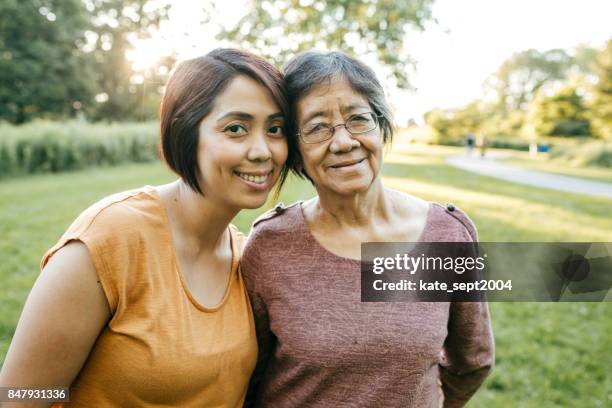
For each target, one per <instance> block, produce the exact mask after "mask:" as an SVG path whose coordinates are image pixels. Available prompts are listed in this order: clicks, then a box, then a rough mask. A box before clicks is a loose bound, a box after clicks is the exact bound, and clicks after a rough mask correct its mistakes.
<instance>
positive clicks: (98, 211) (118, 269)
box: [41, 186, 257, 407]
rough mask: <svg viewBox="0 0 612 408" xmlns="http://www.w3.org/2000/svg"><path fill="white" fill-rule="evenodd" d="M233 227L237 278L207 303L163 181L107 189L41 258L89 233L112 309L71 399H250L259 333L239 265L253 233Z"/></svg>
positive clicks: (135, 402) (105, 402) (225, 402)
mask: <svg viewBox="0 0 612 408" xmlns="http://www.w3.org/2000/svg"><path fill="white" fill-rule="evenodd" d="M230 232H231V234H230V236H231V242H232V266H231V274H230V279H229V284H228V287H227V290H226V293H225V295H224V297H223V299H222V301H221V302H220V303H219V304H218V305H217V306H215V307H213V308H207V307H204V306H202V305H200V304H199V303H198V302H197V301H196V300H195V298H194V297H193V296H192V294H191V293H190V291H189V289H188V287H187V285H186V282H185V279H184V277H183V276H182V274H181V272H180V270H179V267H178V262H177V258H176V253H175V249H174V244H173V241H172V237H171V230H170V225H169V220H168V216H167V213H166V208H165V206H164V203H163V201H162V200H161V198H160V197H159V196H158V194H157V192H156V191H155V189H154V188H153V187H151V186H147V187H143V188H141V189H137V190H132V191H127V192H123V193H119V194H115V195H112V196H110V197H107V198H105V199H103V200H101V201H100V202H98V203H96V204H94V205H92V206H91V207H90V208H88V209H87V210H85V211H84V212H83V213H82V214H81V215H80V216H79V217H78V218H77V219H76V221H74V223H73V224H72V225H71V226H70V227H69V228H68V231H67V232H66V233H65V234H64V235H63V236H62V237H61V239H60V240H59V242H58V243H57V244H56V245H55V246H53V247H52V248H51V249H50V250H49V251H48V252H47V253H46V254H45V256H44V258H43V260H42V263H41V268H42V267H44V266H45V265H46V263H47V262H48V260H49V259H50V257H51V256H53V254H54V253H55V252H56V251H57V250H59V249H60V248H62V247H63V246H64V245H66V244H67V243H68V242H70V241H73V240H78V241H81V242H83V243H84V244H85V245H86V246H87V248H88V249H89V253H90V256H91V259H92V260H93V263H94V265H95V268H96V272H97V274H98V278H99V281H100V284H101V286H102V289H103V291H104V294H105V296H106V299H107V301H108V304H109V306H110V310H111V317H110V320H109V321H108V323H107V325H106V326H105V327H104V329H103V330H102V332H101V333H100V335H99V337H98V339H97V341H96V343H95V344H94V346H93V348H92V350H91V352H90V354H89V357H88V359H87V360H86V362H85V363H84V366H83V368H82V370H81V372H80V373H79V375H78V376H77V378H76V379H75V381H74V383H73V384H72V386H71V390H70V391H71V394H70V403H66V404H64V405H65V406H67V407H111V406H112V407H115V406H116V407H136V406H138V407H158V406H159V407H161V406H180V407H196V406H197V407H241V406H242V404H243V401H244V397H245V393H246V388H247V384H248V381H249V377H250V376H251V373H252V371H253V368H254V366H255V362H256V358H257V341H256V337H255V329H254V322H253V315H252V311H251V307H250V303H249V299H248V296H247V293H246V290H245V287H244V283H243V281H242V276H241V275H240V272H239V270H238V260H239V257H240V255H241V252H242V248H243V245H244V240H245V238H244V236H243V235H242V234H241V233H240V232H239V231H238V229H237V228H235V227H234V226H233V225H230ZM84 313H86V311H84Z"/></svg>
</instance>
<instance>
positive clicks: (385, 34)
mask: <svg viewBox="0 0 612 408" xmlns="http://www.w3.org/2000/svg"><path fill="white" fill-rule="evenodd" d="M432 4H433V0H404V1H392V0H371V1H368V2H359V1H349V0H330V1H321V0H253V1H252V7H251V10H250V11H249V13H247V14H246V15H245V16H244V17H243V18H242V19H241V20H240V21H239V22H238V24H236V26H235V28H233V29H231V30H224V31H222V32H221V34H220V38H223V39H230V40H233V41H236V42H238V43H239V44H241V45H242V46H244V47H248V48H249V49H253V50H255V51H256V52H258V53H259V54H261V55H263V56H265V57H267V58H269V59H271V60H274V61H276V63H277V64H278V65H279V66H280V65H283V64H284V63H285V62H287V60H288V59H289V58H291V57H292V56H293V55H295V54H297V53H299V52H300V51H304V50H308V49H313V48H328V49H340V50H343V51H345V52H349V53H351V54H353V55H360V56H364V55H371V56H373V57H374V58H375V59H377V60H378V61H379V62H380V63H381V64H382V65H383V66H384V67H386V68H387V69H388V70H389V72H390V73H391V75H392V76H393V78H395V82H396V84H397V86H398V87H400V88H407V87H409V78H408V75H407V71H408V70H409V68H410V67H411V66H412V65H413V63H414V61H413V60H412V59H411V58H410V55H409V51H408V50H407V48H408V47H407V44H406V37H407V34H408V33H409V31H410V30H424V28H425V24H426V23H427V22H428V21H433V16H432V12H431V8H432Z"/></svg>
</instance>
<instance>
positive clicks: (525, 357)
mask: <svg viewBox="0 0 612 408" xmlns="http://www.w3.org/2000/svg"><path fill="white" fill-rule="evenodd" d="M459 150H461V149H459ZM456 152H457V149H455V148H450V147H421V146H417V145H400V144H398V145H397V146H396V148H395V149H394V151H391V152H389V154H388V155H387V158H386V161H385V166H384V170H383V172H384V175H385V180H384V183H385V185H387V186H388V187H391V188H395V189H398V190H403V191H406V192H409V193H412V194H415V195H418V196H420V197H422V198H424V199H427V200H431V201H437V202H441V203H445V202H453V203H454V204H455V205H457V206H459V207H460V208H462V209H463V210H465V211H466V212H467V213H468V214H469V215H470V216H471V217H472V219H474V221H475V222H476V224H477V226H478V229H479V234H480V239H481V240H482V241H612V217H610V208H612V200H609V199H604V198H592V197H586V196H581V195H576V194H567V193H562V192H555V191H552V190H543V189H537V188H532V187H528V186H523V185H518V184H512V183H506V182H500V181H499V180H495V179H492V178H489V177H485V176H479V175H475V174H472V173H467V172H464V171H461V170H457V169H454V168H452V167H449V166H448V165H446V164H445V162H444V156H445V155H447V154H453V153H456ZM173 178H174V177H173V175H172V174H171V173H170V172H168V171H167V170H165V169H164V167H163V166H162V165H161V164H136V165H123V166H120V167H109V168H96V169H89V170H84V171H80V172H74V173H62V174H57V175H39V176H31V177H26V178H19V179H14V180H6V181H3V182H0V226H1V227H0V228H1V233H2V239H1V241H0V255H1V256H2V259H3V262H2V263H1V264H0V282H2V286H1V287H0V306H1V309H0V362H1V361H3V359H4V355H5V353H6V350H7V348H8V345H9V342H10V339H11V337H12V335H13V332H14V329H15V325H16V323H17V320H18V318H19V313H20V311H21V308H22V307H23V303H24V301H25V298H26V296H27V293H28V292H29V290H30V288H31V286H32V283H33V282H34V280H35V278H36V276H37V274H38V262H39V260H40V257H41V256H42V254H43V253H44V251H45V250H46V249H47V248H48V247H50V246H51V245H52V244H53V243H54V242H55V241H56V240H57V239H58V237H59V236H60V235H61V234H62V232H63V231H64V230H65V229H66V228H67V227H68V225H69V224H70V222H72V220H73V219H74V218H75V217H76V216H77V215H78V214H79V213H80V211H82V210H83V209H84V208H86V207H87V206H88V205H90V204H91V203H93V202H95V201H97V200H98V199H100V198H102V197H104V196H106V195H108V194H111V193H114V192H117V191H121V190H126V189H129V188H134V187H139V186H142V185H145V184H161V183H164V182H167V181H170V180H172V179H173ZM313 194H314V190H313V189H312V187H311V186H309V185H308V184H307V183H304V182H301V181H298V180H295V179H292V180H290V182H289V183H288V184H287V185H286V187H285V189H284V190H283V193H282V195H281V197H280V200H282V201H284V202H285V203H289V202H293V201H295V200H297V199H302V198H307V197H310V196H312V195H313ZM273 204H274V203H273V202H272V201H270V202H269V203H267V205H266V206H264V208H262V209H259V210H250V211H244V212H242V213H240V214H239V215H238V217H237V218H236V219H235V221H234V222H235V224H236V225H237V226H238V227H239V228H240V229H241V230H243V231H244V232H248V230H249V229H250V225H251V222H252V221H253V219H254V218H255V217H256V216H257V215H258V214H259V213H261V212H262V211H263V210H264V209H265V208H269V207H271V206H272V205H273ZM490 309H491V316H492V320H493V327H494V333H495V339H496V347H497V350H496V368H495V370H494V372H493V373H492V375H491V376H490V377H489V379H488V380H487V382H486V383H485V385H484V386H483V388H482V389H481V390H480V391H479V392H478V393H477V395H476V396H475V397H474V399H473V400H472V402H471V403H470V404H469V406H470V407H504V408H505V407H558V406H564V407H605V406H610V404H611V403H612V379H611V376H610V375H609V374H610V373H609V366H610V362H611V361H612V319H611V318H610V317H611V316H612V314H611V312H612V306H611V305H610V303H564V304H554V303H550V304H546V303H492V304H490Z"/></svg>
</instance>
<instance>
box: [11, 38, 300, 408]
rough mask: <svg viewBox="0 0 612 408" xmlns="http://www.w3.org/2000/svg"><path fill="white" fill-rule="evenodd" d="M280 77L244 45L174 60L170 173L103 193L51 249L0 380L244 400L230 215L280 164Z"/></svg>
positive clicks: (115, 397)
mask: <svg viewBox="0 0 612 408" xmlns="http://www.w3.org/2000/svg"><path fill="white" fill-rule="evenodd" d="M283 86H284V85H283V77H282V75H281V74H280V72H279V71H278V70H277V69H276V68H274V67H273V66H272V65H271V64H269V63H267V62H266V61H264V60H262V59H261V58H259V57H257V56H254V55H252V54H249V53H246V52H243V51H237V50H232V49H218V50H215V51H212V52H211V53H209V54H207V55H205V56H203V57H200V58H196V59H193V60H189V61H186V62H183V63H181V64H180V65H179V66H178V68H177V69H176V71H175V72H174V74H173V75H172V77H171V79H170V80H169V82H168V84H167V88H166V92H165V95H164V99H163V102H162V107H161V152H162V155H163V158H164V160H165V162H166V163H167V164H168V166H169V167H170V168H171V169H172V170H173V171H174V172H175V173H176V174H177V175H178V176H179V177H180V178H179V179H178V180H176V181H175V182H173V183H170V184H167V185H162V186H157V187H151V186H147V187H143V188H140V189H137V190H133V191H128V192H123V193H119V194H116V195H113V196H110V197H107V198H105V199H103V200H102V201H100V202H98V203H97V204H94V205H93V206H92V207H90V208H88V209H87V210H85V211H84V212H83V213H82V214H81V215H80V216H79V217H78V218H77V219H76V221H75V222H74V223H73V224H72V225H71V226H70V228H69V229H68V231H67V232H66V233H65V234H64V235H63V236H62V237H61V239H60V240H59V242H58V243H57V244H56V245H55V246H54V247H53V248H51V249H50V250H49V252H48V253H47V254H46V255H45V257H44V258H43V261H42V268H43V270H42V273H41V275H40V276H39V278H38V280H37V282H36V284H35V285H34V288H33V289H32V292H31V294H30V296H29V297H28V300H27V302H26V305H25V308H24V310H23V313H22V315H21V318H20V321H19V324H18V326H17V330H16V332H15V336H14V337H13V340H12V343H11V347H10V349H9V351H8V354H7V357H6V361H5V363H4V367H3V368H2V372H1V373H0V386H4V387H45V388H48V387H68V386H70V388H71V395H70V399H71V401H70V403H68V404H67V406H75V407H77V406H78V407H109V406H113V407H148V406H181V407H191V406H198V407H207V406H215V407H241V406H242V404H243V400H244V397H245V392H246V387H247V383H248V380H249V377H250V375H251V372H252V370H253V368H254V366H255V362H256V355H257V343H256V338H255V331H254V324H253V317H252V313H251V309H250V306H249V301H248V298H247V294H246V292H245V289H244V286H243V282H242V278H241V276H240V274H239V273H238V269H237V266H238V260H239V257H240V255H241V251H242V246H243V236H241V235H240V233H239V232H238V231H237V229H236V228H235V227H233V226H232V225H230V221H231V220H232V218H234V216H235V215H236V214H237V213H238V212H239V211H240V210H241V209H243V208H257V207H260V206H261V205H263V203H264V202H265V200H266V198H267V195H268V193H269V192H270V190H271V189H272V187H273V186H274V184H275V183H276V181H277V180H278V179H279V177H280V178H281V182H282V180H283V179H284V177H285V176H286V175H287V169H286V168H285V167H284V163H285V160H286V158H287V153H288V152H287V149H288V148H287V143H286V140H285V135H284V126H285V123H284V118H285V117H286V116H287V103H286V96H285V91H284V88H283ZM42 405H44V404H39V405H36V404H32V406H42ZM47 405H48V403H47ZM23 406H24V405H23V404H19V407H23Z"/></svg>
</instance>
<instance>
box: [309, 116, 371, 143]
mask: <svg viewBox="0 0 612 408" xmlns="http://www.w3.org/2000/svg"><path fill="white" fill-rule="evenodd" d="M340 126H343V127H344V128H345V129H346V130H347V132H349V133H350V134H352V135H356V134H360V133H366V132H370V131H372V130H374V129H376V127H377V126H378V116H377V115H375V114H374V113H372V112H365V113H359V114H357V115H353V116H351V117H350V118H349V120H347V121H346V123H340V124H338V125H336V126H332V125H330V124H327V123H312V124H309V125H306V126H305V127H304V128H303V129H302V130H301V131H299V132H298V134H297V135H298V136H299V137H300V138H301V139H302V141H303V142H304V143H321V142H324V141H326V140H329V139H331V138H332V137H333V136H334V133H335V132H336V128H337V127H340Z"/></svg>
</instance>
